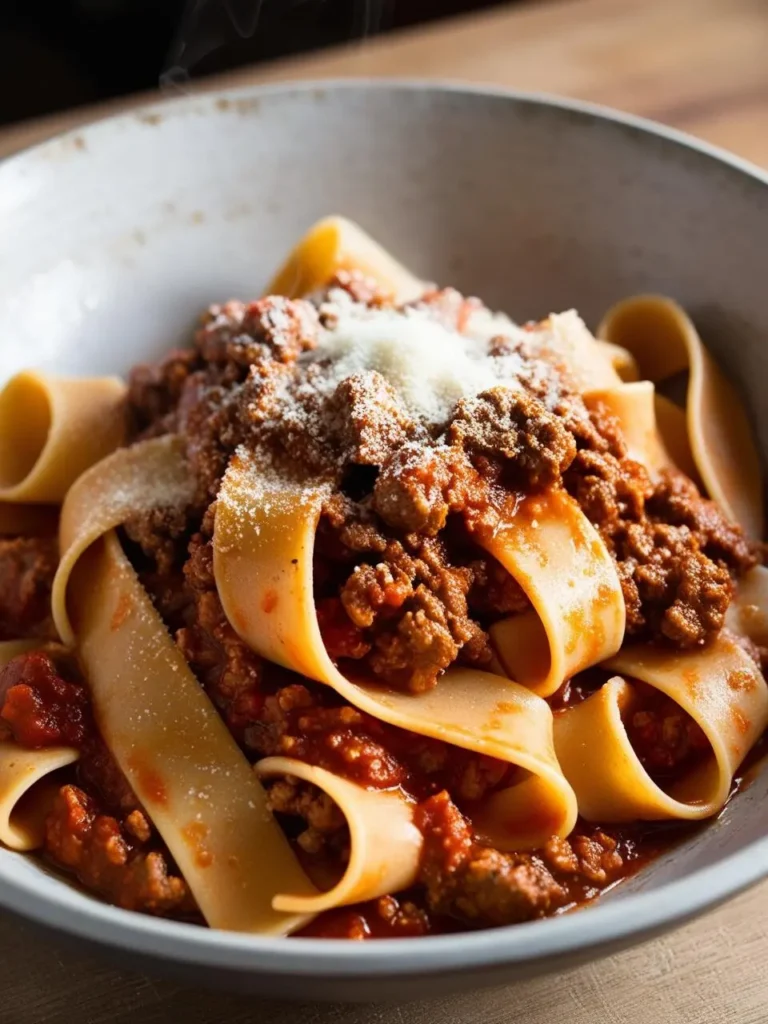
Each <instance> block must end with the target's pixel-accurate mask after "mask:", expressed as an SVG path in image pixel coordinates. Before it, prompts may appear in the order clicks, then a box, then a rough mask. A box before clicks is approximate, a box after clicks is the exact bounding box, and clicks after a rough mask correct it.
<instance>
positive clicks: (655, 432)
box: [584, 380, 699, 482]
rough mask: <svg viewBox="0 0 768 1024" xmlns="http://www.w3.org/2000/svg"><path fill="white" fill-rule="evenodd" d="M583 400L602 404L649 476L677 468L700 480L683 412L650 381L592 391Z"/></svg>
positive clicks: (593, 406) (630, 454) (633, 455)
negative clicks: (612, 417)
mask: <svg viewBox="0 0 768 1024" xmlns="http://www.w3.org/2000/svg"><path fill="white" fill-rule="evenodd" d="M584 400H585V402H586V404H587V407H588V408H590V409H594V408H595V407H596V406H602V407H603V408H604V409H607V410H608V412H610V413H612V414H613V415H614V416H615V417H616V419H617V420H618V423H619V426H620V427H621V432H622V434H623V436H624V440H625V442H626V444H627V449H628V452H627V454H628V455H629V457H630V458H631V459H634V460H635V461H636V462H640V463H642V464H643V465H644V466H645V468H646V469H647V470H648V471H649V473H650V474H651V476H655V475H657V474H658V473H659V472H660V471H661V470H663V469H673V468H677V469H680V470H682V471H683V472H684V473H686V474H687V475H688V476H689V477H691V478H692V479H693V480H694V481H697V482H698V481H699V474H698V470H697V468H696V463H695V461H694V458H693V453H692V452H691V446H690V444H689V442H688V428H687V426H686V422H685V413H684V412H683V410H682V409H680V408H679V407H678V406H676V405H675V404H674V403H673V402H670V401H669V399H668V398H665V397H664V396H663V395H657V394H656V389H655V388H654V386H653V383H652V382H651V381H649V380H638V381H632V382H630V383H626V384H620V385H619V386H618V387H614V388H608V389H606V390H604V391H599V390H596V391H592V392H590V393H589V394H587V395H585V396H584Z"/></svg>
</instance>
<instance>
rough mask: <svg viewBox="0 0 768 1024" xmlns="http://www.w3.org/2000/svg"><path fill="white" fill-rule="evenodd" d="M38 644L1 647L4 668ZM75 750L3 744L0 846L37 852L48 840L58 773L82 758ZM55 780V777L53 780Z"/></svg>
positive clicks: (0, 755)
mask: <svg viewBox="0 0 768 1024" xmlns="http://www.w3.org/2000/svg"><path fill="white" fill-rule="evenodd" d="M39 646H40V643H39V641H36V640H10V641H7V642H5V643H0V666H2V665H6V664H7V663H8V662H9V661H10V660H11V659H12V658H15V657H16V656H17V655H19V654H24V653H26V652H27V651H30V650H34V649H35V648H37V647H39ZM79 756H80V755H79V753H78V752H77V750H74V749H73V748H72V747H44V748H43V749H41V750H30V749H29V748H27V747H20V746H19V745H18V744H16V743H14V742H13V741H12V740H2V741H0V842H1V843H3V844H4V845H5V846H7V847H8V848H9V849H11V850H19V851H27V850H36V849H38V847H40V846H42V845H43V841H44V839H45V819H46V817H47V815H48V812H49V811H50V809H51V805H52V803H53V799H54V797H55V795H56V793H57V792H58V788H59V787H58V784H57V783H56V781H55V772H56V771H57V770H58V769H59V768H64V767H65V766H66V765H69V764H73V763H74V762H75V761H77V759H78V757H79ZM52 776H53V777H52Z"/></svg>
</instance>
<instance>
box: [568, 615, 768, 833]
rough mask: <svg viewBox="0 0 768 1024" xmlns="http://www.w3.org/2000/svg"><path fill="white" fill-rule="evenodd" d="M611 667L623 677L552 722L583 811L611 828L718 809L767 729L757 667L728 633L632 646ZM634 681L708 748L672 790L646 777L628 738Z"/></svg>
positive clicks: (764, 691)
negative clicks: (662, 698) (683, 718)
mask: <svg viewBox="0 0 768 1024" xmlns="http://www.w3.org/2000/svg"><path fill="white" fill-rule="evenodd" d="M605 668H607V669H608V670H609V671H612V672H618V673H620V674H621V675H620V676H615V677H614V678H612V679H611V680H609V681H608V682H607V683H606V684H605V685H604V686H602V687H601V688H600V689H599V690H598V691H596V692H595V693H594V694H592V696H590V697H588V698H587V699H586V700H585V701H583V703H581V704H578V705H576V706H575V707H572V708H570V709H569V710H568V711H566V712H565V713H563V714H561V715H558V716H556V718H555V747H556V749H557V754H558V757H559V759H560V763H561V764H562V766H563V771H564V772H565V774H566V776H567V778H568V780H569V782H570V783H571V785H572V786H573V787H574V789H575V790H576V796H577V798H578V802H579V813H580V814H581V815H583V817H585V818H586V819H587V820H589V821H606V822H608V821H632V820H637V819H641V820H642V819H658V818H680V819H688V820H694V819H699V818H706V817H709V816H710V815H712V814H715V813H716V812H717V811H719V810H720V808H721V807H722V806H723V805H724V803H725V801H726V800H727V798H728V794H729V792H730V787H731V783H732V781H733V776H734V774H735V772H736V769H737V768H738V766H739V765H740V764H741V762H742V760H743V759H744V757H745V756H746V754H747V753H748V751H749V750H750V749H751V747H752V746H753V745H754V743H755V742H756V740H757V739H758V737H759V736H760V734H761V733H762V732H763V730H764V729H765V727H766V725H767V724H768V687H766V683H765V680H764V679H763V677H762V675H761V674H760V672H759V671H758V669H757V666H756V665H755V663H754V662H753V660H752V659H751V658H750V657H749V656H748V655H747V654H745V652H744V651H743V649H742V648H741V647H740V646H739V643H738V642H737V640H736V639H735V638H734V637H733V636H731V635H729V634H728V632H727V631H723V633H721V635H720V636H719V637H718V638H717V640H715V641H714V642H713V643H712V644H710V645H709V646H708V647H706V648H703V649H701V650H696V651H684V652H675V651H670V650H666V649H662V648H653V647H643V646H639V645H638V646H631V647H627V648H625V649H623V650H622V651H621V652H620V653H619V654H618V655H616V656H615V657H613V658H611V659H609V660H608V661H607V662H606V664H605ZM625 677H626V678H625ZM633 679H638V680H640V681H642V682H644V683H647V684H648V685H650V686H652V687H654V688H655V689H656V690H659V691H660V692H661V693H664V694H666V696H667V697H670V698H671V699H672V700H673V701H675V703H676V704H678V705H679V706H680V707H681V708H682V709H683V710H684V711H686V712H687V713H688V714H689V715H690V716H691V718H692V719H693V720H694V721H695V722H696V724H697V725H699V726H700V728H701V730H702V731H703V733H704V735H705V736H706V738H707V740H708V741H709V745H710V748H711V754H710V755H709V756H708V757H705V759H704V760H703V761H701V762H700V763H698V764H697V765H696V766H695V767H694V768H693V769H692V770H690V771H689V772H687V773H686V774H684V775H683V776H682V777H681V778H679V779H678V780H676V781H675V782H674V783H673V784H672V785H671V786H669V787H668V788H667V789H662V787H661V786H659V785H657V783H655V782H654V781H653V780H652V779H651V777H650V776H649V775H648V773H647V771H646V770H645V768H644V767H643V765H642V764H641V762H640V759H639V758H638V756H637V754H636V753H635V751H634V749H633V747H632V744H631V743H630V740H629V737H628V735H627V731H626V727H625V724H624V723H625V720H626V719H627V718H628V716H630V715H631V714H632V712H633V705H634V703H635V699H636V692H635V689H634V687H633V685H632V682H631V680H633Z"/></svg>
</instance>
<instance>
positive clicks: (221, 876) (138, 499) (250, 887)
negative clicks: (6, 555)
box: [53, 437, 314, 934]
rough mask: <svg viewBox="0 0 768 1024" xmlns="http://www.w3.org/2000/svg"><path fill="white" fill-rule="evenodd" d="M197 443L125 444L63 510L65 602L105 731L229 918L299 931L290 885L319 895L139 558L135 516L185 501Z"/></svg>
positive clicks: (59, 614)
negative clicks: (133, 559)
mask: <svg viewBox="0 0 768 1024" xmlns="http://www.w3.org/2000/svg"><path fill="white" fill-rule="evenodd" d="M193 486H194V481H193V480H192V478H191V477H190V476H189V474H188V471H187V467H186V462H185V459H184V456H183V446H182V444H181V442H180V441H179V440H178V439H177V438H174V437H163V438H159V439H155V440H151V441H147V442H145V443H143V444H139V445H135V446H134V447H132V448H125V449H121V450H119V451H117V452H115V453H114V454H113V455H111V456H110V457H109V458H107V459H105V460H104V461H103V462H101V463H99V464H98V465H96V466H94V467H93V468H92V469H90V470H89V471H88V472H87V473H86V474H84V476H82V477H81V478H80V479H79V480H78V481H77V483H76V484H75V485H74V486H73V487H72V489H71V490H70V492H69V494H68V495H67V499H66V501H65V503H64V507H63V509H62V522H61V549H62V560H61V564H60V567H59V570H58V573H57V575H56V579H55V581H54V588H53V612H54V619H55V622H56V625H57V628H58V630H59V632H60V634H61V636H62V638H64V640H65V641H66V642H67V643H70V644H73V645H76V646H77V649H78V653H79V655H80V658H81V661H82V664H83V666H84V668H85V671H86V675H87V678H88V682H89V687H90V692H91V699H92V701H93V706H94V710H95V714H96V717H97V720H98V722H99V728H100V730H101V733H102V735H103V737H104V740H105V742H106V744H107V746H108V747H109V749H110V751H111V752H112V754H113V756H114V757H115V759H116V760H117V762H118V764H119V765H120V768H121V769H122V771H123V772H124V773H125V775H126V777H127V778H128V781H129V782H130V784H131V786H132V787H133V789H134V790H135V792H136V794H137V795H138V796H139V798H140V799H141V802H142V804H143V805H144V807H145V809H146V811H147V813H148V815H149V816H150V818H151V819H152V822H153V823H154V825H155V827H156V828H157V830H158V832H159V833H160V835H161V836H162V837H163V839H164V841H165V843H166V845H167V846H168V848H169V850H170V851H171V853H172V855H173V857H174V859H175V861H176V863H177V864H178V865H179V868H180V870H181V872H182V874H183V876H184V878H185V880H186V882H187V884H188V885H189V888H190V890H191V891H192V894H193V895H194V897H195V900H196V901H197V904H198V906H199V907H200V909H201V911H202V913H203V915H204V916H205V919H206V921H207V922H208V924H209V925H211V926H212V927H215V928H225V929H231V930H234V931H247V932H260V933H272V934H285V933H287V932H289V931H292V930H294V929H295V928H296V927H297V926H298V925H299V924H300V923H301V920H300V919H297V918H296V917H294V916H290V915H286V914H282V913H279V912H277V911H275V910H274V909H273V907H272V900H273V898H274V896H275V895H276V894H277V893H279V892H284V891H288V892H297V893H301V894H309V893H311V892H313V891H314V889H313V887H312V886H311V884H310V883H309V880H308V879H307V878H306V876H305V875H304V872H303V871H302V869H301V867H300V866H299V864H298V861H297V860H296V857H295V855H294V853H293V851H292V849H291V847H290V845H289V843H288V840H287V839H286V838H285V836H284V835H283V833H282V831H281V829H280V828H279V826H278V825H277V823H276V822H275V820H274V818H273V817H272V815H271V813H270V812H269V809H268V807H267V803H266V794H265V793H264V790H263V788H262V786H261V785H260V783H259V781H258V779H257V778H256V776H255V775H254V773H253V771H252V770H251V766H250V765H249V764H248V761H247V760H246V758H245V757H244V756H243V754H242V752H241V751H240V749H239V748H238V746H237V744H236V743H235V740H234V739H233V737H232V736H231V734H230V733H229V731H228V730H227V728H226V726H225V725H224V723H223V721H222V720H221V718H220V717H219V715H218V713H217V711H216V710H215V708H214V707H213V705H212V704H211V702H210V700H209V699H208V697H207V696H206V695H205V692H204V691H203V689H202V687H201V686H200V684H199V683H198V681H197V679H196V678H195V676H194V675H193V674H192V672H191V671H190V670H189V667H188V666H187V663H186V661H185V660H184V657H183V656H182V654H181V652H180V650H179V648H178V647H177V646H176V644H175V643H174V642H173V640H172V639H171V637H170V635H169V634H168V631H167V630H166V628H165V625H164V623H163V621H162V619H161V618H160V616H159V615H158V613H157V611H156V610H155V608H154V605H153V604H152V601H151V599H150V597H149V595H148V594H147V593H146V591H145V590H144V587H143V586H142V585H141V583H140V581H139V579H138V577H137V576H136V573H135V572H134V570H133V568H132V566H131V564H130V562H129V561H128V559H127V558H126V556H125V554H124V553H123V550H122V548H121V546H120V543H119V541H118V539H117V536H116V534H115V533H114V528H115V527H117V526H119V525H120V523H122V522H123V521H124V520H125V518H126V517H127V516H128V515H129V514H135V513H137V512H143V511H148V510H150V509H152V508H160V507H167V506H169V505H173V506H182V507H183V506H184V505H185V504H186V503H187V502H188V501H189V500H190V498H191V496H192V493H193Z"/></svg>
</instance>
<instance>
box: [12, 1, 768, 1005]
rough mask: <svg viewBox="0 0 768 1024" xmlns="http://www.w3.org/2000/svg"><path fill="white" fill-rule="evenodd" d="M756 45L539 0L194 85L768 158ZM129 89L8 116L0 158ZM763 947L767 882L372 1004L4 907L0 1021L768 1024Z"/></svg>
mask: <svg viewBox="0 0 768 1024" xmlns="http://www.w3.org/2000/svg"><path fill="white" fill-rule="evenodd" d="M767 55H768V2H766V0H560V2H547V0H544V2H542V0H539V2H531V3H528V4H524V5H522V6H520V5H515V6H513V7H509V8H501V9H497V10H495V11H490V12H486V13H483V14H481V15H475V16H470V17H466V18H463V19H460V20H457V21H454V22H450V23H444V24H441V25H438V26H437V27H434V26H432V27H427V28H423V29H418V30H415V31H411V32H408V33H405V34H402V35H399V36H390V37H387V38H383V39H379V40H376V41H373V42H370V43H365V44H361V45H356V46H355V47H353V48H349V49H347V50H345V51H341V52H339V51H335V52H329V53H325V54H322V55H319V56H314V57H310V58H303V59H296V60H291V61H289V62H284V63H282V64H280V65H276V66H273V67H269V68H259V69H258V70H257V71H256V70H245V71H242V70H241V71H238V72H236V73H233V74H229V75H227V76H224V77H223V78H219V79H217V80H215V81H214V80H207V81H206V83H205V85H206V87H212V86H214V85H219V84H229V85H233V84H235V85H236V84H244V83H247V82H256V81H278V80H281V79H287V78H296V77H328V76H347V75H352V76H354V75H364V76H391V75H401V76H406V77H427V78H452V79H463V80H466V81H472V82H486V83H491V84H494V85H503V86H510V87H514V88H521V89H532V90H542V91H546V92H557V93H562V94H565V95H568V96H573V97H578V98H581V99H588V100H592V101H596V102H599V103H605V104H608V105H611V106H615V107H621V108H623V109H624V110H628V111H631V112H633V113H636V114H642V115H644V116H647V117H651V118H655V119H656V120H659V121H664V122H666V123H667V124H671V125H674V126H675V127H678V128H683V129H685V130H687V131H690V132H693V133H695V134H697V135H699V136H701V137H703V138H705V139H708V140H709V141H711V142H715V143H717V144H719V145H721V146H725V147H727V148H729V149H731V150H733V151H734V152H736V153H738V154H739V155H741V156H743V157H746V158H748V159H750V160H753V161H755V162H756V163H760V164H763V165H764V166H765V167H768V58H767ZM156 98H157V97H154V96H145V97H142V98H141V99H146V100H150V99H156ZM136 102H137V100H136V99H135V98H134V99H131V100H128V101H126V100H120V101H114V102H111V103H108V104H104V105H102V106H101V107H98V108H84V109H81V110H76V111H72V112H69V113H67V114H64V115H57V116H55V117H51V118H46V119H44V120H41V121H35V122H29V123H25V124H21V125H15V126H12V127H9V128H5V129H2V130H0V156H3V155H7V154H9V153H12V152H13V151H15V150H17V149H20V148H22V147H24V146H26V145H30V144H31V143H33V142H37V141H39V140H41V139H43V138H45V137H46V136H48V135H50V134H53V133H54V132H57V131H62V130H64V129H65V128H69V127H73V126H75V125H78V124H82V123H83V122H86V121H89V120H92V119H94V118H95V117H99V116H105V115H106V114H109V113H112V112H114V111H115V110H119V109H124V108H126V107H128V106H131V105H133V104H135V103H136ZM767 960H768V883H765V884H764V885H762V886H760V887H758V888H757V889H755V890H753V891H752V892H750V893H747V894H746V895H744V896H742V897H740V898H739V899H737V900H735V901H733V902H731V903H730V904H728V905H726V906H725V907H723V908H721V909H720V910H718V911H716V912H715V913H712V914H710V915H708V916H707V917H705V918H703V919H701V920H699V921H697V922H695V923H693V924H691V925H689V926H687V927H686V928H684V929H682V930H680V931H678V932H675V933H673V934H671V935H669V936H666V937H664V938H662V939H659V940H656V941H655V942H652V943H650V944H646V945H644V946H641V947H638V948H636V949H634V950H630V951H628V952H625V953H622V954H620V955H618V956H615V957H613V958H611V959H609V960H606V961H602V962H600V963H597V964H593V965H589V966H587V967H582V968H580V969H578V970H576V971H573V972H570V973H568V974H565V975H562V976H560V977H559V978H556V979H539V980H535V981H531V982H527V983H524V984H518V985H515V986H514V987H511V988H508V989H506V990H496V991H493V992H487V993H474V994H470V995H467V996H463V997H453V998H450V999H445V1000H443V1001H439V1002H431V1003H428V1004H409V1005H408V1006H400V1007H392V1006H390V1007H379V1008H375V1007H365V1008H364V1007H352V1006H347V1007H344V1006H320V1005H308V1004H290V1005H289V1004H284V1003H273V1002H264V1001H257V1000H253V999H249V1000H246V999H242V998H239V997H234V996H233V997H228V996H222V995H220V994H207V993H204V992H200V991H197V990H193V989H190V988H182V987H179V986H178V985H176V984H174V983H170V982H167V981H164V980H158V979H150V978H141V977H136V976H134V975H130V974H128V973H124V972H121V971H120V970H116V969H115V968H114V967H112V966H107V965H105V964H104V963H102V962H101V961H96V960H90V959H85V958H84V957H83V956H82V955H81V954H79V953H77V952H74V951H72V950H70V949H68V948H67V947H66V945H65V944H64V943H61V944H59V945H58V946H54V945H50V944H45V943H42V942H41V941H40V940H39V939H38V938H37V936H36V935H33V934H32V933H30V932H29V931H28V930H27V929H26V928H25V927H24V926H20V925H19V924H18V923H16V922H15V921H13V922H11V921H8V920H3V919H2V918H0V993H2V995H1V996H0V1024H107V1022H110V1024H112V1022H120V1024H123V1022H141V1024H161V1022H162V1024H165V1022H171V1021H177V1020H178V1021H182V1022H184V1024H247V1022H251V1021H253V1022H256V1021H258V1022H259V1024H292V1022H293V1021H305V1022H307V1024H310V1022H311V1024H362V1022H366V1024H443V1022H445V1024H448V1022H455V1024H480V1022H482V1024H512V1022H513V1021H514V1022H515V1024H559V1022H561V1021H562V1022H566V1021H567V1022H568V1024H602V1022H606V1024H673V1022H678V1021H681V1022H689V1021H690V1022H695V1024H726V1022H728V1024H765V1022H766V1021H768V978H766V968H765V964H766V961H767Z"/></svg>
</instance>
